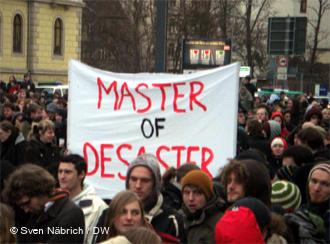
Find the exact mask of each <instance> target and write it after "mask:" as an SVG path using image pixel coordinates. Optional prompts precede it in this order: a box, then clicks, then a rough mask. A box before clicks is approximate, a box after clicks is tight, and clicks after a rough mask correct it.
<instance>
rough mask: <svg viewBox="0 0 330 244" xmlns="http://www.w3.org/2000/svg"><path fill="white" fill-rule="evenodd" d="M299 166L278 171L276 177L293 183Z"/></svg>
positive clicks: (287, 166) (289, 166)
mask: <svg viewBox="0 0 330 244" xmlns="http://www.w3.org/2000/svg"><path fill="white" fill-rule="evenodd" d="M297 169H298V166H296V165H286V166H282V167H281V168H280V169H279V170H277V172H276V175H277V178H279V179H280V180H287V181H291V182H293V176H294V174H295V173H296V171H297Z"/></svg>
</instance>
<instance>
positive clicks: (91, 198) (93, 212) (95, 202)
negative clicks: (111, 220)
mask: <svg viewBox="0 0 330 244" xmlns="http://www.w3.org/2000/svg"><path fill="white" fill-rule="evenodd" d="M72 201H73V202H74V203H75V204H76V205H77V206H78V207H80V208H81V210H82V211H83V212H84V217H85V230H86V231H85V238H84V239H85V242H86V243H92V240H93V231H92V229H93V227H95V226H96V225H97V221H98V219H99V217H100V216H101V214H102V212H103V210H104V209H106V208H107V207H108V205H107V204H106V203H105V202H104V201H103V200H102V199H101V198H100V197H99V196H97V195H96V192H95V189H94V188H93V187H92V186H89V185H87V184H85V185H84V188H83V190H82V191H81V192H80V193H79V194H78V195H77V196H75V197H74V198H72Z"/></svg>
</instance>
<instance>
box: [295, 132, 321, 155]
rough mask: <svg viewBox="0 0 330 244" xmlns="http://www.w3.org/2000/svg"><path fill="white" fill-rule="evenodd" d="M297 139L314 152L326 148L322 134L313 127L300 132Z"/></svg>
mask: <svg viewBox="0 0 330 244" xmlns="http://www.w3.org/2000/svg"><path fill="white" fill-rule="evenodd" d="M297 138H298V139H299V140H300V141H301V142H302V143H303V144H305V145H306V146H308V147H310V148H311V149H312V150H318V149H322V148H323V147H324V142H323V137H322V134H321V133H320V132H319V131H318V130H317V129H315V128H313V127H308V128H305V129H302V130H301V131H299V132H298V134H297Z"/></svg>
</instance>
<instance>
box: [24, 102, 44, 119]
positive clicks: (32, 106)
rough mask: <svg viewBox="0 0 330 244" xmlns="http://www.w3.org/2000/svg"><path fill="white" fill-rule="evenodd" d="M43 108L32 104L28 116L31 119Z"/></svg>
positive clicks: (28, 109) (27, 111)
mask: <svg viewBox="0 0 330 244" xmlns="http://www.w3.org/2000/svg"><path fill="white" fill-rule="evenodd" d="M41 109H42V107H41V106H40V105H38V104H35V103H32V104H30V105H29V106H28V108H27V110H26V113H27V116H28V117H30V115H31V113H36V112H37V111H38V110H41Z"/></svg>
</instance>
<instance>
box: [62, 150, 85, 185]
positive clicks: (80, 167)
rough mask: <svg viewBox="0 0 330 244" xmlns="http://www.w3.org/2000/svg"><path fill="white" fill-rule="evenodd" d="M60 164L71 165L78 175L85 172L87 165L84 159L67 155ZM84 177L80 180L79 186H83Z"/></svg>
mask: <svg viewBox="0 0 330 244" xmlns="http://www.w3.org/2000/svg"><path fill="white" fill-rule="evenodd" d="M60 163H71V164H73V165H74V168H75V169H76V170H77V173H78V175H80V174H81V173H82V172H84V173H86V172H87V163H86V161H85V159H84V158H83V157H82V156H80V155H78V154H69V155H66V156H64V157H62V158H61V160H60ZM84 179H85V177H84V178H83V179H82V180H81V186H83V184H84Z"/></svg>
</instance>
